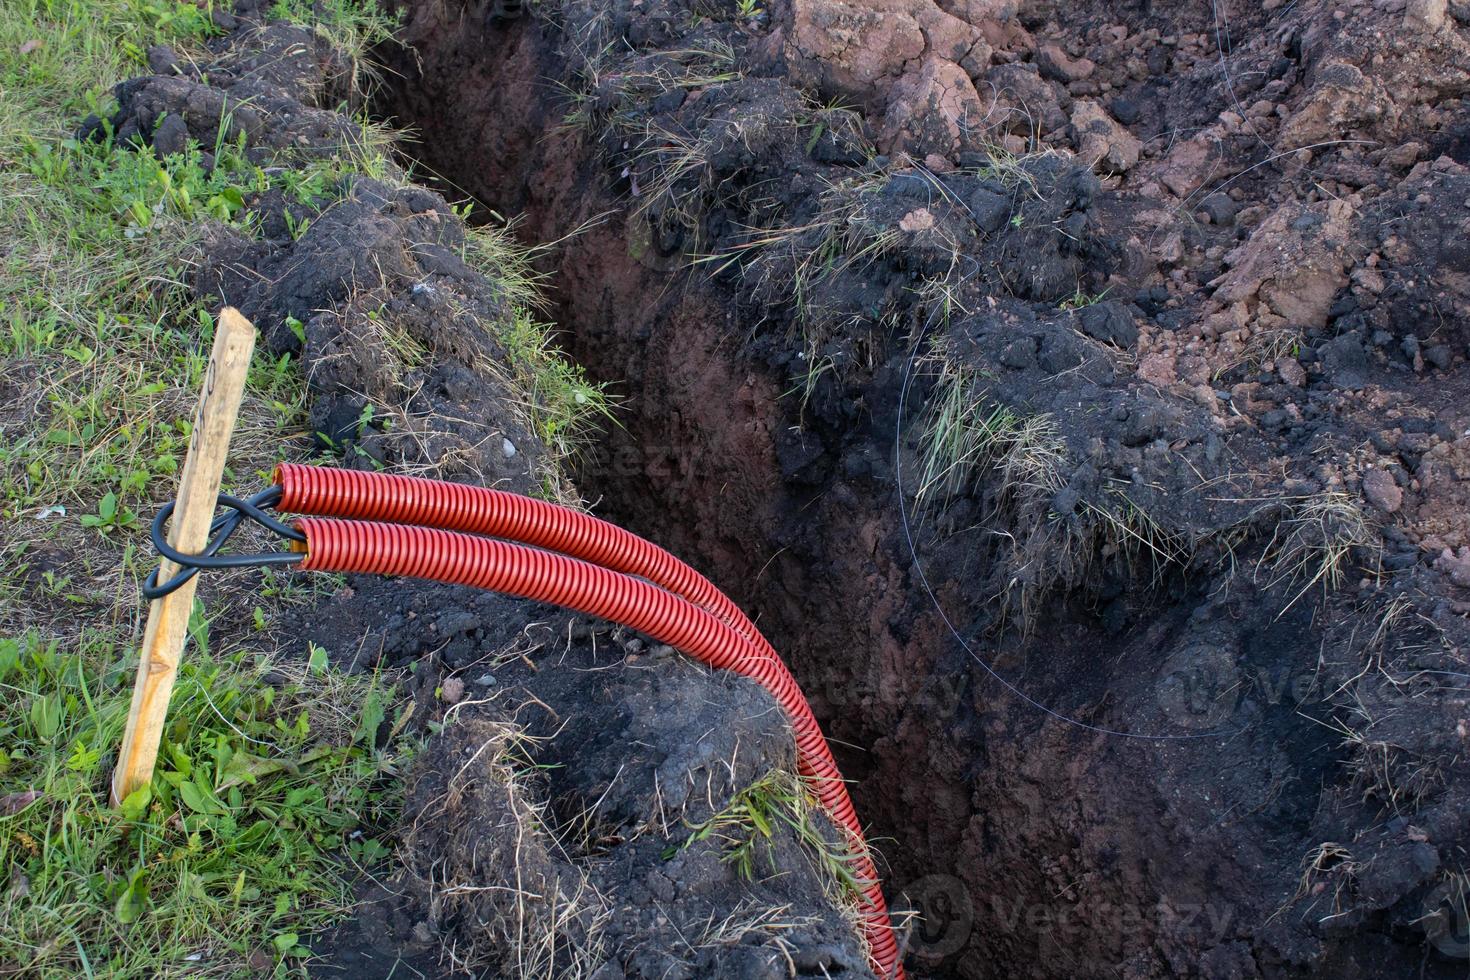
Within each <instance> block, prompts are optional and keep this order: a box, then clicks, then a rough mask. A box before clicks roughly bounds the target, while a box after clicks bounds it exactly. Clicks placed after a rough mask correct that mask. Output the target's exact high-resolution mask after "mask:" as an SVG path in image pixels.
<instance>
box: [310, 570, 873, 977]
mask: <svg viewBox="0 0 1470 980" xmlns="http://www.w3.org/2000/svg"><path fill="white" fill-rule="evenodd" d="M539 612H540V615H536V614H535V611H533V614H532V615H531V616H530V617H528V616H527V610H526V609H525V608H524V606H522V605H521V604H518V603H514V602H510V601H508V600H504V599H501V598H499V597H496V596H493V595H487V594H484V593H476V592H471V591H467V590H463V589H448V588H445V589H432V588H420V589H417V590H412V591H409V590H404V589H402V588H401V586H397V585H392V584H387V585H385V584H383V583H373V582H367V581H364V582H362V583H359V585H358V588H357V589H355V590H354V593H353V595H352V596H351V597H349V598H344V599H343V600H342V601H341V602H339V603H337V604H335V605H334V606H332V607H331V608H329V609H327V610H324V611H320V612H319V613H318V614H317V616H315V617H314V622H313V623H312V624H310V625H308V626H306V627H305V628H306V632H307V635H308V636H313V637H320V638H321V640H322V641H323V642H326V641H327V639H328V638H329V637H332V636H334V635H335V636H340V635H341V634H342V632H343V631H344V630H347V631H351V632H353V633H354V634H356V633H361V632H363V631H364V628H366V635H367V636H368V637H370V638H371V640H372V641H373V645H372V646H371V647H368V648H365V649H364V650H361V651H359V654H358V657H359V661H358V663H359V666H363V667H365V666H378V665H381V666H400V665H409V664H412V665H414V672H413V675H412V679H411V681H410V686H411V689H412V691H413V692H414V695H415V716H416V718H418V719H419V722H417V723H420V724H428V725H429V726H431V727H437V726H438V725H440V724H443V725H444V728H443V731H442V732H441V733H440V734H438V735H436V736H435V737H434V738H433V739H432V740H431V741H430V743H429V746H428V748H427V749H426V754H425V758H424V760H423V761H422V762H421V764H420V766H419V775H418V777H417V780H416V785H415V787H414V789H413V790H412V792H411V796H410V802H409V806H408V810H407V812H406V814H405V819H404V823H405V827H406V828H407V829H406V830H405V835H404V838H405V839H404V844H403V849H404V852H405V855H406V861H405V870H404V871H403V872H402V873H400V874H399V875H397V876H395V877H394V878H393V879H392V880H390V881H389V882H387V883H386V884H385V886H384V888H383V889H380V890H377V891H375V892H374V893H372V894H370V895H369V896H367V900H368V903H369V909H368V910H367V911H365V912H364V913H362V914H360V915H359V916H358V917H357V920H356V922H355V923H354V924H353V925H351V926H349V927H347V928H345V929H344V930H343V931H342V932H341V933H340V934H339V935H338V936H337V937H335V939H334V941H333V944H332V945H333V948H334V949H335V950H336V951H337V952H336V953H334V955H333V956H332V957H331V964H332V965H331V966H329V968H328V969H326V970H324V971H323V972H324V973H328V974H330V973H332V972H333V971H340V972H343V973H345V974H346V975H352V976H364V975H382V976H386V975H388V974H389V973H390V972H391V969H392V967H393V965H394V964H395V963H396V962H397V959H398V957H399V956H401V955H402V954H403V953H404V952H405V951H407V952H409V953H411V954H415V955H416V956H417V957H419V958H420V959H425V958H431V957H433V956H434V955H436V952H437V951H438V950H440V949H444V950H447V951H448V952H447V953H446V954H445V956H444V958H443V960H442V962H443V963H444V965H446V966H448V965H450V964H451V963H453V964H456V965H461V966H464V965H470V964H478V965H479V966H481V967H483V966H486V965H494V966H495V967H496V968H497V969H498V971H499V972H498V974H497V975H503V976H542V975H562V974H569V975H594V976H597V977H619V976H627V977H666V976H681V977H727V976H734V977H749V978H765V977H772V978H774V977H786V976H827V975H843V976H849V975H851V976H865V975H867V967H866V959H865V954H864V953H863V951H862V950H861V949H860V948H859V946H858V943H857V940H856V938H855V934H854V931H853V927H852V925H851V923H849V922H847V921H845V920H844V919H843V918H842V917H840V916H839V915H838V914H837V913H836V912H834V911H833V908H834V906H833V904H832V902H833V897H832V896H833V895H835V894H837V891H836V889H838V888H839V886H838V885H837V883H836V882H835V881H834V880H832V879H831V878H830V877H829V874H830V872H828V871H824V870H823V866H822V865H821V863H820V861H821V858H820V854H819V852H816V853H814V852H813V851H812V849H811V847H810V842H809V841H807V840H806V838H804V837H803V836H802V835H803V834H805V833H809V832H813V831H815V832H817V833H819V834H821V835H822V837H823V838H825V839H832V838H833V837H834V836H835V835H834V834H833V831H832V830H831V828H830V827H829V826H828V825H827V824H826V822H825V820H823V819H822V818H820V817H818V816H816V815H815V814H813V813H811V812H810V811H809V810H807V809H806V805H805V804H804V803H800V802H799V794H796V793H794V792H793V791H794V787H795V784H794V783H793V782H791V777H790V776H787V775H785V774H787V773H790V772H791V771H792V766H793V764H794V762H793V746H792V742H791V739H790V735H789V732H788V731H787V730H786V729H785V728H784V726H782V725H780V724H773V721H774V718H775V715H776V709H775V707H774V702H772V701H771V700H770V698H769V696H768V695H766V694H765V692H763V691H761V690H760V689H759V688H758V687H756V686H755V685H753V684H752V683H751V682H749V681H746V680H743V679H741V678H737V677H733V676H730V675H723V674H718V673H711V672H709V671H707V670H705V669H703V668H701V667H699V666H697V665H695V664H693V663H691V662H689V661H688V660H686V659H685V658H683V657H682V656H680V655H678V654H677V653H675V652H674V651H673V650H671V649H670V648H668V647H658V646H655V647H651V648H650V647H649V646H648V644H647V642H646V641H645V640H643V639H642V638H640V637H637V636H634V635H631V634H628V633H626V632H623V631H621V630H614V629H612V628H611V627H609V626H607V625H606V624H604V623H601V622H595V621H593V622H586V621H580V620H574V619H571V618H569V617H567V616H566V615H565V614H561V613H558V612H556V611H555V610H551V609H545V610H540V611H539ZM750 809H755V810H756V812H757V821H760V820H771V821H772V822H771V825H770V826H769V827H768V828H767V829H765V830H763V829H762V828H761V827H760V826H759V824H758V822H752V821H751V820H750V818H749V817H748V816H746V815H745V814H746V813H747V812H748V811H749V810H750ZM787 818H790V820H791V821H792V822H787ZM746 875H748V876H749V878H750V880H749V881H748V882H744V881H742V876H746ZM824 882H825V883H824ZM404 906H407V911H405V910H404Z"/></svg>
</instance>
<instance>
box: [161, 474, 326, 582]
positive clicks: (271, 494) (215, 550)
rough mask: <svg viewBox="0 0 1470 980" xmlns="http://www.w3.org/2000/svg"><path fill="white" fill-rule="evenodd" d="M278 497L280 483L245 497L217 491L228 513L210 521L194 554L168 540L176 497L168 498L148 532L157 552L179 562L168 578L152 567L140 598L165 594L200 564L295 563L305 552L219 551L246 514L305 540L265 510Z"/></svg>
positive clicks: (280, 532) (269, 527) (284, 534)
mask: <svg viewBox="0 0 1470 980" xmlns="http://www.w3.org/2000/svg"><path fill="white" fill-rule="evenodd" d="M280 500H281V488H280V487H268V488H267V489H265V490H262V491H261V492H260V493H257V494H256V495H255V496H253V497H250V498H248V499H245V500H242V499H240V498H239V497H235V496H232V495H230V494H228V493H222V494H220V495H219V504H220V505H222V506H224V507H227V508H229V510H228V513H224V514H221V515H220V516H218V517H216V518H215V519H214V520H213V521H212V522H211V523H210V525H209V543H208V544H206V545H205V546H204V550H203V551H201V552H199V554H197V555H186V554H184V553H183V552H182V551H179V550H178V549H177V548H175V547H173V545H171V544H169V543H168V533H167V530H166V526H167V524H168V519H169V517H170V516H171V515H172V514H173V512H174V508H175V506H177V504H178V501H176V500H170V501H169V502H168V503H167V504H164V506H163V508H162V509H161V510H160V511H159V512H158V515H157V516H156V517H154V518H153V525H152V527H151V529H150V536H151V537H152V539H153V547H154V548H155V549H157V551H158V553H159V554H160V555H162V556H163V557H164V558H166V559H167V560H169V561H171V562H173V563H174V564H175V565H178V566H179V569H180V570H179V571H178V572H177V573H176V574H175V575H174V576H173V577H171V578H170V579H169V580H168V581H166V582H160V581H158V576H159V573H160V572H161V571H162V570H163V568H162V566H161V565H160V566H159V567H158V568H155V569H154V570H153V571H152V572H151V573H150V574H149V575H148V578H147V579H145V580H144V582H143V585H142V589H141V591H142V593H143V598H145V599H148V600H150V601H151V600H153V599H159V598H162V597H163V596H166V595H168V594H169V593H170V592H173V591H174V590H175V589H177V588H178V587H179V586H181V585H183V584H184V583H185V582H187V581H189V580H190V579H191V578H193V577H194V576H195V575H197V574H199V570H200V569H201V568H250V567H253V566H256V565H294V564H296V563H298V562H300V561H301V560H302V559H303V558H305V557H306V556H305V555H303V554H301V553H300V552H291V551H285V552H266V553H262V554H247V555H221V554H219V550H220V549H221V548H222V547H224V545H225V542H226V541H228V540H229V539H230V535H232V534H234V533H235V530H236V529H237V528H238V527H239V526H240V524H241V523H242V522H243V521H244V520H245V519H246V518H249V519H250V520H252V521H254V522H255V523H256V524H259V525H260V526H261V527H263V528H265V529H266V530H267V531H271V532H273V533H274V534H277V535H279V536H281V537H283V538H285V539H287V540H288V541H305V540H306V535H304V534H302V533H301V532H300V531H298V530H296V529H295V528H294V527H292V526H291V525H289V524H286V523H284V522H282V521H278V520H276V519H275V518H274V517H272V516H270V514H268V513H266V508H267V507H273V506H275V505H276V504H277V503H279V502H280Z"/></svg>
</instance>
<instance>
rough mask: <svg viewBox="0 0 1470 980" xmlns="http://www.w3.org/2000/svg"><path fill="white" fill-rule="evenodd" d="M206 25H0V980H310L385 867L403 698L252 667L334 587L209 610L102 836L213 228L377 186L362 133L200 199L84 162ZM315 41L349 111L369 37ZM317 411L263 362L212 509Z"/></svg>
mask: <svg viewBox="0 0 1470 980" xmlns="http://www.w3.org/2000/svg"><path fill="white" fill-rule="evenodd" d="M281 12H283V13H287V14H292V13H295V14H298V15H299V14H303V13H304V12H305V11H304V9H297V8H296V7H283V8H281ZM209 14H210V11H209V9H208V7H207V6H206V7H199V6H196V5H195V4H193V3H188V2H172V0H167V2H166V0H86V2H82V0H12V2H9V3H6V4H3V5H0V222H3V223H4V226H5V228H6V234H5V235H4V236H3V237H0V392H3V393H4V397H3V399H0V519H3V521H4V524H5V528H6V539H5V544H4V546H3V556H0V557H3V565H0V855H3V867H4V868H5V869H6V872H7V878H6V880H4V881H3V882H0V889H4V891H3V893H0V895H3V897H0V908H3V912H0V972H9V971H11V970H14V971H18V972H20V973H22V974H24V975H27V976H42V977H72V976H87V975H91V976H114V977H129V976H137V977H155V976H214V975H237V974H239V973H242V972H245V971H246V970H247V968H252V967H256V968H263V969H264V971H265V972H271V971H275V972H277V973H291V972H299V958H300V956H301V953H302V951H303V950H302V946H301V944H302V942H303V941H304V940H305V939H306V938H307V936H308V935H309V934H310V933H311V932H312V931H313V930H314V929H316V928H317V927H319V926H321V925H322V924H324V923H325V922H327V921H328V920H329V919H330V918H331V917H332V916H333V915H334V914H336V913H338V912H339V911H341V909H342V908H343V907H344V906H345V904H346V903H347V901H348V898H349V896H348V893H347V885H346V883H345V881H346V878H345V876H344V874H345V873H350V872H351V871H352V869H353V867H354V864H355V863H364V864H367V863H372V862H375V861H379V860H381V859H382V857H383V856H384V849H383V847H382V845H380V844H378V843H377V842H375V841H372V840H370V839H369V838H370V835H371V830H372V828H373V827H375V826H378V825H380V824H382V823H383V822H384V821H385V820H386V818H387V814H388V812H389V810H390V809H391V804H390V802H389V801H390V800H391V799H394V798H396V796H397V789H396V788H395V783H394V779H395V775H396V762H397V760H396V759H395V758H394V756H393V755H392V754H391V753H389V752H386V751H384V750H383V749H380V748H375V747H374V745H373V744H372V741H371V738H370V736H371V734H372V733H374V732H375V730H376V729H377V727H378V725H377V720H376V719H379V718H381V717H382V716H383V714H384V713H385V712H390V711H391V708H390V704H391V699H392V693H391V688H390V687H389V686H388V685H386V684H383V683H378V682H376V681H371V680H344V679H340V678H336V677H334V676H330V675H327V674H325V673H316V672H312V671H310V670H308V669H306V668H302V667H295V668H293V667H292V666H291V665H292V664H293V663H299V660H300V658H301V654H302V653H304V651H302V652H297V651H290V652H287V653H280V654H278V653H277V652H276V651H275V650H274V649H273V643H272V642H271V641H270V640H269V639H268V636H269V633H268V630H269V627H270V626H271V624H272V622H273V620H274V619H275V617H276V615H277V612H278V611H279V610H280V609H281V608H282V607H283V606H284V605H286V604H289V603H296V602H302V601H306V600H309V599H311V598H312V597H313V596H314V595H316V594H317V590H319V589H320V588H322V587H324V586H325V587H330V585H331V582H330V580H322V581H319V582H317V583H315V584H314V585H308V586H302V585H300V584H299V583H294V582H291V581H289V580H288V577H285V576H266V578H265V579H264V581H265V583H266V584H265V585H264V586H263V587H259V586H256V587H252V588H231V587H230V585H231V584H232V583H234V582H238V581H244V580H245V579H244V578H242V577H232V576H216V577H212V580H211V582H209V583H206V586H205V588H204V590H203V592H202V594H203V595H204V597H205V599H206V600H207V601H208V602H209V606H208V615H209V616H210V617H211V618H213V620H214V621H215V622H216V623H218V624H221V625H219V626H217V627H215V628H214V629H211V628H210V627H209V626H208V625H207V623H206V622H205V620H204V612H203V610H202V609H201V610H200V611H199V612H198V614H197V615H196V620H195V623H194V624H193V629H191V638H192V642H191V644H190V646H189V648H188V649H187V651H186V653H185V657H184V667H183V670H182V674H181V677H180V681H179V686H178V688H177V689H176V692H175V694H174V697H173V701H172V706H171V710H170V716H169V717H170V725H169V729H168V731H167V732H166V734H165V740H164V746H163V754H162V756H161V764H160V767H159V772H158V774H157V777H156V778H155V780H154V782H153V784H152V786H151V787H150V788H149V790H148V791H147V792H146V793H145V794H143V795H142V796H139V797H136V798H134V799H132V800H131V801H130V802H129V803H128V804H127V805H126V806H125V807H124V812H121V813H119V812H116V811H112V810H110V809H109V808H108V807H107V792H108V786H109V777H110V770H111V767H112V764H113V761H114V758H115V754H116V749H117V745H118V742H119V740H120V738H121V732H122V725H123V722H124V719H125V718H126V714H127V710H128V705H129V701H130V691H131V687H132V673H133V668H134V664H135V663H136V644H137V642H138V639H139V636H140V633H141V627H142V619H143V612H144V609H143V606H142V605H141V603H140V602H139V599H138V593H137V582H138V580H139V579H140V578H141V577H142V576H143V575H145V574H146V573H147V572H148V571H149V568H150V566H151V560H150V559H149V557H148V549H147V548H146V543H145V542H146V531H145V525H146V522H147V520H148V519H149V518H150V517H151V515H152V514H153V513H154V511H155V510H156V509H157V507H158V506H160V505H161V504H162V502H163V501H164V500H166V499H168V498H169V497H170V496H172V494H173V491H174V486H175V482H176V480H177V470H178V468H179V466H180V464H181V463H182V457H183V453H184V448H185V446H186V445H187V441H188V436H189V425H190V417H191V414H192V409H193V405H194V401H195V398H196V397H197V390H198V386H199V384H200V381H201V379H202V376H203V372H204V367H205V363H206V359H207V356H208V350H209V344H210V341H211V337H212V332H213V327H214V324H213V320H212V317H211V315H210V313H209V311H208V310H207V309H206V308H205V307H204V306H203V305H201V304H200V303H198V302H197V301H195V300H194V299H193V298H192V297H191V295H190V294H189V292H188V291H187V289H186V288H185V287H184V286H183V282H184V280H185V279H186V276H187V264H188V262H189V261H190V259H191V256H192V254H193V250H194V248H195V242H196V240H197V237H198V232H199V228H200V225H201V223H202V222H204V221H206V220H216V221H226V222H231V223H234V224H237V225H239V226H240V227H241V228H242V230H244V231H246V232H247V233H248V232H249V231H250V230H251V229H250V227H249V224H248V219H247V218H246V216H245V213H244V210H243V207H242V204H243V200H244V196H245V195H246V194H247V193H249V192H251V191H258V190H262V189H265V188H266V187H269V186H275V187H279V188H281V189H283V190H285V191H287V192H288V193H290V194H293V195H294V196H296V198H297V199H298V200H301V201H312V202H315V203H317V204H321V203H325V202H329V201H330V200H331V199H332V198H333V196H334V195H336V194H338V193H340V188H341V180H340V178H341V177H342V176H343V175H344V174H347V173H353V172H366V173H369V174H374V173H386V172H387V171H388V164H387V158H386V155H385V148H384V144H383V138H382V134H380V133H377V132H375V131H373V130H371V129H368V128H364V129H363V131H362V132H363V139H362V140H361V141H360V142H359V143H358V144H357V145H354V146H350V147H344V148H342V151H341V154H340V156H338V157H337V158H334V159H330V160H322V161H316V162H312V163H304V164H299V165H293V166H286V167H284V168H283V169H274V168H273V169H271V170H269V171H267V170H266V169H263V168H261V167H259V166H256V165H253V164H250V163H249V162H248V161H247V160H246V159H245V156H244V154H243V152H242V150H243V147H242V146H241V145H240V144H238V143H233V142H229V141H225V142H223V143H222V144H220V145H216V146H211V147H205V148H203V149H207V150H209V151H210V152H212V153H214V154H215V156H216V157H217V160H218V165H217V167H216V168H215V169H214V170H213V171H212V172H209V173H206V172H205V170H204V168H203V167H202V166H200V148H192V149H190V150H189V151H188V152H186V153H183V154H179V155H177V156H173V157H169V158H166V159H159V158H157V157H156V156H155V155H154V154H153V153H152V152H151V151H146V150H143V151H139V150H137V149H136V148H134V147H129V146H121V145H117V144H116V143H114V142H112V141H106V142H103V143H80V142H78V141H76V140H75V139H73V138H72V137H71V133H72V132H74V131H75V129H76V127H77V126H78V124H79V123H80V122H81V120H82V118H83V117H84V116H85V115H87V114H88V113H98V114H99V115H106V114H107V112H108V111H109V110H110V105H109V95H108V92H109V90H110V87H111V85H112V84H113V83H114V82H116V81H118V80H121V79H124V78H127V77H130V76H133V75H136V74H140V73H144V72H145V71H146V67H145V66H144V63H143V51H144V50H145V49H146V47H147V46H148V45H149V44H153V43H170V44H174V45H176V46H178V47H180V48H181V49H183V50H186V51H187V50H188V49H189V48H190V47H191V46H194V45H197V44H198V43H199V42H200V41H202V40H203V39H205V38H206V37H207V36H209V35H210V34H211V33H212V32H213V27H212V26H211V21H210V16H209ZM313 23H315V24H316V25H317V27H318V29H319V30H321V31H323V32H324V33H325V34H326V35H327V36H328V37H329V38H331V39H333V40H334V41H343V42H346V43H349V44H352V45H355V46H354V47H353V48H352V50H351V51H349V52H348V57H347V62H348V64H349V65H350V66H351V67H349V69H348V70H349V71H350V72H352V73H353V76H354V77H353V79H352V82H353V85H354V86H356V85H357V84H358V82H357V73H358V72H359V71H360V70H361V68H360V66H359V64H358V61H359V59H360V56H361V52H362V50H363V48H362V45H363V44H364V43H365V40H366V39H369V38H371V37H373V36H375V35H374V32H375V31H380V30H381V29H382V27H381V25H382V23H383V21H382V20H381V18H380V15H378V14H376V13H375V12H373V11H372V10H371V9H370V8H369V6H368V5H366V4H363V3H349V2H347V0H335V2H329V3H327V4H326V5H325V6H319V7H318V14H317V15H313ZM226 122H227V121H226ZM222 129H226V130H227V129H228V127H227V126H226V127H222ZM304 407H305V384H304V381H303V379H302V378H301V373H300V371H299V370H297V367H296V365H295V364H294V363H292V361H291V359H290V358H289V357H282V358H272V357H270V356H269V355H268V354H266V353H265V352H263V351H259V352H257V354H256V358H255V361H254V363H253V365H252V368H251V374H250V381H249V386H248V389H247V395H246V399H245V403H244V406H243V408H242V411H241V414H240V419H239V423H238V428H237V435H236V437H235V439H234V441H233V443H232V447H231V463H232V465H231V468H230V470H229V471H228V472H227V474H226V485H227V487H232V488H243V487H250V486H258V485H260V484H261V483H262V482H263V478H264V476H265V474H266V473H267V472H268V470H269V467H270V466H271V465H272V464H273V463H274V462H276V461H277V460H278V459H280V458H282V457H283V456H284V457H287V458H300V457H301V456H302V455H303V454H304V453H305V451H306V447H307V446H308V443H309V439H308V437H309V436H310V432H309V431H308V430H307V427H306V422H305V412H304ZM251 581H256V580H254V579H252V580H251ZM211 647H213V648H214V650H215V651H218V652H212V651H211ZM268 668H269V669H271V670H273V671H274V675H273V676H274V677H275V678H276V680H273V681H272V684H266V683H264V682H263V677H264V674H265V672H266V670H267V669H268ZM283 677H285V678H286V679H281V678H283ZM364 828H366V831H365V832H366V833H367V835H368V836H366V837H364V836H361V835H360V832H363V831H364Z"/></svg>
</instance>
